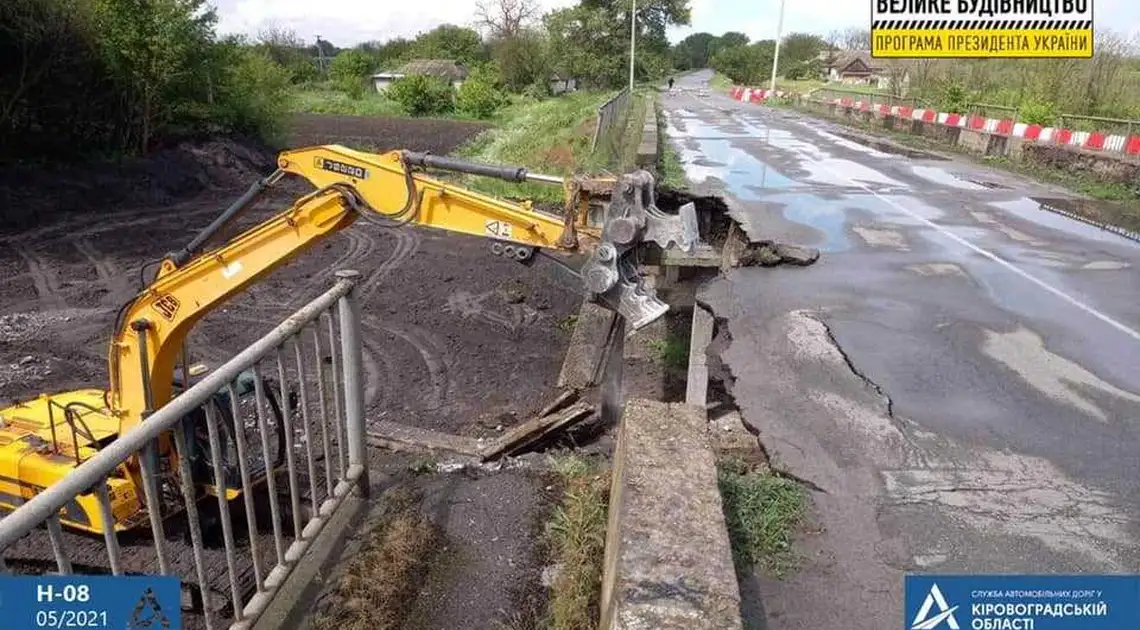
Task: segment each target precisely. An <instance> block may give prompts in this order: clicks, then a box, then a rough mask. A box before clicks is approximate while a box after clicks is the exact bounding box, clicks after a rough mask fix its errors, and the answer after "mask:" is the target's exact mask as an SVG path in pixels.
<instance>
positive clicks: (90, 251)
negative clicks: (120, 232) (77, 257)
mask: <svg viewBox="0 0 1140 630" xmlns="http://www.w3.org/2000/svg"><path fill="white" fill-rule="evenodd" d="M71 244H72V246H73V247H75V249H76V251H78V252H79V253H80V254H82V255H83V257H84V258H86V259H87V261H88V262H90V263H91V265H92V266H94V267H95V275H96V276H97V277H98V278H99V281H100V282H102V283H103V287H104V288H105V289H107V295H106V297H105V298H104V299H105V300H107V301H110V302H112V303H119V302H121V301H123V300H126V299H127V298H129V297H131V294H132V293H133V291H132V290H131V287H130V285H129V283H128V281H127V277H126V275H125V274H124V273H123V272H122V270H120V269H119V267H118V265H116V264H115V263H114V262H113V261H112V260H111V259H110V258H107V257H106V256H103V255H102V254H100V253H99V252H98V250H96V249H95V246H94V245H93V244H92V243H91V241H90V240H89V239H87V238H73V239H71Z"/></svg>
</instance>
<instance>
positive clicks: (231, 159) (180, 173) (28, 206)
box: [0, 138, 276, 229]
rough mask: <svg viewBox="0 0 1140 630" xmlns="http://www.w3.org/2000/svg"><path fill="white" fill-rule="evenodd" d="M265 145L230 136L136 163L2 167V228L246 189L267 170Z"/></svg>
mask: <svg viewBox="0 0 1140 630" xmlns="http://www.w3.org/2000/svg"><path fill="white" fill-rule="evenodd" d="M275 159H276V155H275V153H274V152H273V151H272V150H271V149H270V148H269V147H267V146H264V145H261V144H257V143H252V142H248V141H239V140H234V139H229V138H211V139H206V140H187V141H184V142H180V143H177V144H175V145H173V146H169V147H165V148H162V149H158V150H156V151H154V152H153V153H151V154H150V155H148V156H146V157H142V158H134V159H129V160H121V161H115V162H102V163H92V164H85V165H80V166H77V165H67V166H62V165H59V166H34V167H33V166H18V167H14V168H6V169H3V170H0V229H19V228H23V227H31V226H33V225H43V224H44V222H45V220H48V219H51V218H60V217H64V216H67V215H74V214H85V213H100V214H103V213H110V212H113V211H115V210H118V209H126V208H138V207H143V206H161V205H166V204H172V203H175V202H176V201H179V200H182V199H186V198H189V197H192V196H194V195H198V194H200V193H202V192H204V191H207V190H211V189H215V190H217V189H222V190H225V189H233V188H237V187H242V186H248V185H249V184H250V183H252V182H253V181H254V180H255V179H256V178H257V177H263V176H265V175H266V174H267V173H268V172H269V171H271V170H272V169H273V164H274V161H275Z"/></svg>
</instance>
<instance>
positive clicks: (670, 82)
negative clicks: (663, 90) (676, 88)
mask: <svg viewBox="0 0 1140 630" xmlns="http://www.w3.org/2000/svg"><path fill="white" fill-rule="evenodd" d="M669 91H670V92H672V91H673V77H669Z"/></svg>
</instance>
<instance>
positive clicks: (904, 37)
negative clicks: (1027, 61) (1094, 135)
mask: <svg viewBox="0 0 1140 630" xmlns="http://www.w3.org/2000/svg"><path fill="white" fill-rule="evenodd" d="M1138 1H1140V0H1138ZM871 46H872V56H874V57H898V58H916V57H919V58H930V57H950V58H955V57H972V58H987V57H1036V58H1044V59H1048V58H1059V57H1069V58H1072V57H1076V58H1088V57H1092V55H1093V32H1092V29H1091V28H1086V29H1072V30H1057V31H1052V30H1041V29H1035V30H997V29H961V30H956V29H946V30H918V29H879V30H875V31H872V33H871Z"/></svg>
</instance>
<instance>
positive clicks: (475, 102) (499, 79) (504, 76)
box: [259, 0, 690, 117]
mask: <svg viewBox="0 0 1140 630" xmlns="http://www.w3.org/2000/svg"><path fill="white" fill-rule="evenodd" d="M631 5H632V3H631V2H630V0H580V2H579V3H578V4H577V5H574V6H571V7H568V8H564V9H560V10H555V11H549V12H545V13H544V12H543V11H542V9H541V5H540V4H539V3H538V1H537V0H481V1H479V2H476V3H475V5H474V6H475V16H476V19H475V22H474V24H472V25H471V26H470V27H465V26H457V25H454V24H443V25H441V26H438V27H436V28H434V29H432V30H430V31H426V32H423V33H420V34H418V35H417V36H416V37H414V38H404V37H398V38H395V39H390V40H386V41H369V42H364V43H361V44H358V45H356V46H353V47H352V48H349V49H344V50H338V51H337V53H336V56H335V57H334V58H333V60H332V62H331V63H330V65H329V69H328V76H327V77H324V79H325V80H326V81H327V83H329V84H331V85H332V86H333V87H335V88H337V89H339V90H341V91H344V92H346V93H348V94H349V95H350V96H353V97H355V98H359V97H360V96H361V95H362V92H363V91H364V90H366V89H369V86H368V77H370V76H371V74H372V73H374V72H376V71H377V70H389V71H390V70H396V69H398V68H399V67H400V66H401V65H403V64H404V63H407V62H408V61H410V60H412V59H417V58H421V59H422V58H430V59H451V60H455V61H458V62H460V63H462V64H464V65H465V66H467V67H468V68H469V69H471V71H472V74H471V77H469V78H468V79H467V81H465V82H464V85H463V86H462V87H461V88H460V89H459V90H458V93H457V94H454V95H452V97H451V98H449V97H448V94H449V89H448V87H447V86H446V85H444V84H443V83H442V82H440V81H436V80H432V79H430V78H424V77H408V78H405V79H402V80H400V81H397V82H396V83H395V84H394V85H393V86H392V88H391V89H390V90H389V93H390V95H391V96H392V97H393V98H394V99H395V100H398V101H399V102H400V103H401V104H402V105H403V106H404V109H405V111H406V112H407V113H409V114H414V115H423V114H441V113H447V112H448V111H450V110H452V109H459V110H461V112H462V113H464V114H467V115H472V116H476V117H486V116H488V115H491V114H493V113H494V111H495V110H496V109H497V107H499V106H501V105H502V104H503V103H505V102H507V99H508V96H507V95H508V94H509V93H515V94H523V95H527V96H531V97H535V98H542V97H545V96H548V95H549V94H550V92H551V89H552V83H553V81H554V80H555V79H563V80H567V79H572V80H574V82H575V83H576V84H577V85H578V86H579V87H581V88H584V89H612V88H619V87H621V86H624V85H625V84H626V82H627V81H628V78H629V57H628V51H629V34H630V30H631V25H630V19H631V8H632V7H631ZM637 5H638V6H637V13H636V16H635V17H636V25H637V34H638V50H637V55H636V58H635V64H634V72H635V77H636V78H637V79H638V80H647V79H658V78H661V77H663V76H664V75H665V74H666V73H668V72H670V71H672V70H673V58H672V53H673V47H672V46H671V45H670V43H669V40H668V38H667V35H666V30H667V28H668V27H669V26H671V25H684V24H688V22H689V19H690V14H689V6H688V0H649V1H646V0H642V1H640V2H638V3H637ZM259 39H260V41H261V42H262V43H264V44H266V45H268V46H270V47H271V48H272V49H273V50H274V51H275V56H276V57H277V58H279V59H282V60H283V63H285V65H287V66H288V67H297V68H299V70H298V71H296V72H294V73H293V74H294V78H295V80H298V81H300V82H302V83H305V82H312V81H314V80H319V78H315V77H311V76H306V74H307V73H308V72H310V68H311V64H305V63H297V62H290V61H284V60H287V59H294V60H295V59H301V58H307V57H309V56H310V52H309V50H310V48H309V47H308V46H307V45H306V44H305V42H302V41H299V40H298V39H296V38H295V37H293V36H292V35H291V34H289V33H284V34H283V33H280V32H274V33H269V34H267V35H266V34H263V36H262V37H260V38H259Z"/></svg>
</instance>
